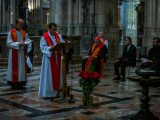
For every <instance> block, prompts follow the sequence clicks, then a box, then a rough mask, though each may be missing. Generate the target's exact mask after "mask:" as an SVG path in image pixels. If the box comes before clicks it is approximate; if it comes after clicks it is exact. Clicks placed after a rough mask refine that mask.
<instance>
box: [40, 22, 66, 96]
mask: <svg viewBox="0 0 160 120" xmlns="http://www.w3.org/2000/svg"><path fill="white" fill-rule="evenodd" d="M56 30H57V25H56V24H55V23H50V24H49V25H48V31H47V32H46V33H44V34H43V36H42V37H41V40H40V49H41V52H42V53H43V57H42V66H41V73H40V83H39V93H38V95H39V96H41V97H43V98H47V99H48V98H49V99H52V98H55V97H59V89H60V87H61V83H62V69H61V68H62V67H61V54H62V50H61V49H60V50H57V51H52V50H51V49H52V48H54V46H55V45H57V44H58V43H64V42H65V41H64V40H63V38H62V37H61V35H59V34H58V33H57V32H56Z"/></svg>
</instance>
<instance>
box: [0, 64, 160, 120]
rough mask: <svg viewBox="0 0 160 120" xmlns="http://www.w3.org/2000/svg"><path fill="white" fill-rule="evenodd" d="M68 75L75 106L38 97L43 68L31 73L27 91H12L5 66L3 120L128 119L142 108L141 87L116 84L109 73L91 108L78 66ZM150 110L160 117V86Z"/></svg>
mask: <svg viewBox="0 0 160 120" xmlns="http://www.w3.org/2000/svg"><path fill="white" fill-rule="evenodd" d="M72 68H73V69H71V70H70V74H68V75H67V83H68V85H70V86H73V87H72V89H71V92H72V94H73V95H74V98H75V100H76V101H75V103H71V104H69V103H68V102H67V100H66V99H63V98H59V99H56V100H55V101H53V102H51V101H50V100H44V99H42V98H40V97H39V96H38V85H39V74H40V66H36V67H35V71H34V72H33V73H32V74H28V83H27V85H26V87H25V89H24V90H13V91H11V90H10V86H7V84H6V81H5V77H6V67H5V66H3V67H2V66H1V67H0V120H129V118H130V117H131V116H133V115H134V114H135V113H137V112H138V111H139V109H140V106H139V104H140V101H139V98H140V96H141V87H140V86H139V85H138V84H137V83H135V82H131V81H129V80H126V81H123V82H120V81H113V80H112V79H113V77H114V75H113V70H111V73H110V74H111V75H107V74H108V70H105V71H104V77H103V78H102V79H101V82H100V84H99V85H98V86H97V87H96V89H95V90H94V105H93V108H91V109H84V108H83V106H82V97H83V95H82V91H81V88H80V87H79V84H78V81H79V77H78V71H79V70H80V65H75V66H74V67H72ZM149 96H150V97H151V101H150V110H151V111H152V112H153V114H154V115H155V116H157V117H159V118H160V87H159V88H150V93H149Z"/></svg>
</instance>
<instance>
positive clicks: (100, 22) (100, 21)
mask: <svg viewBox="0 0 160 120" xmlns="http://www.w3.org/2000/svg"><path fill="white" fill-rule="evenodd" d="M105 3H106V2H105V1H104V0H102V1H101V0H97V1H96V4H98V7H96V17H95V22H96V23H97V31H105V30H104V27H105V26H106V25H105V23H106V15H105V14H106V13H104V12H106V11H104V8H105V7H106V6H105ZM110 12H112V11H110ZM111 15H112V13H111ZM111 20H112V21H111V22H112V23H113V16H111Z"/></svg>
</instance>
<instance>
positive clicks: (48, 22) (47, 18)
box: [47, 13, 49, 24]
mask: <svg viewBox="0 0 160 120" xmlns="http://www.w3.org/2000/svg"><path fill="white" fill-rule="evenodd" d="M48 23H49V13H47V24H48Z"/></svg>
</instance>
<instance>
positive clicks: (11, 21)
mask: <svg viewBox="0 0 160 120" xmlns="http://www.w3.org/2000/svg"><path fill="white" fill-rule="evenodd" d="M10 24H13V12H11V16H10Z"/></svg>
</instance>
